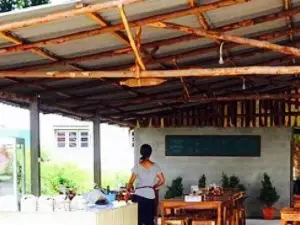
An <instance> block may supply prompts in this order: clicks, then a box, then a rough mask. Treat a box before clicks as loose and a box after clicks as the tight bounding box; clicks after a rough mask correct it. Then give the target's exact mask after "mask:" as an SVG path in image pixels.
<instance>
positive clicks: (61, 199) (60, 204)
mask: <svg viewBox="0 0 300 225" xmlns="http://www.w3.org/2000/svg"><path fill="white" fill-rule="evenodd" d="M54 211H55V212H68V211H70V200H69V199H66V196H65V195H58V196H56V197H55V198H54Z"/></svg>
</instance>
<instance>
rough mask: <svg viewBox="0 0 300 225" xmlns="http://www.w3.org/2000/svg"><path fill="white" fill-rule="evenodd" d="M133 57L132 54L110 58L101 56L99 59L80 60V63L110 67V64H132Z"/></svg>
mask: <svg viewBox="0 0 300 225" xmlns="http://www.w3.org/2000/svg"><path fill="white" fill-rule="evenodd" d="M134 61H135V58H134V55H133V54H126V55H121V56H115V57H111V58H103V59H99V60H93V61H88V62H87V61H85V62H81V63H80V65H82V66H84V67H88V68H91V69H92V68H100V67H110V66H118V65H123V64H129V63H132V64H134Z"/></svg>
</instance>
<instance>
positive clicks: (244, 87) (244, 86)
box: [242, 79, 246, 90]
mask: <svg viewBox="0 0 300 225" xmlns="http://www.w3.org/2000/svg"><path fill="white" fill-rule="evenodd" d="M242 88H243V90H246V81H245V79H243V87H242Z"/></svg>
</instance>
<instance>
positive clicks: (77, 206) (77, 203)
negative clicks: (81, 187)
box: [70, 196, 88, 211]
mask: <svg viewBox="0 0 300 225" xmlns="http://www.w3.org/2000/svg"><path fill="white" fill-rule="evenodd" d="M70 208H71V211H77V210H84V211H86V210H87V209H88V202H87V200H85V199H84V197H83V196H75V197H74V198H73V199H72V201H71V203H70Z"/></svg>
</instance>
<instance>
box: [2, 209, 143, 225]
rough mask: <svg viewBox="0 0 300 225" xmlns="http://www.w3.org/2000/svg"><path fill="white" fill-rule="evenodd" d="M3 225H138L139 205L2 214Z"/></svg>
mask: <svg viewBox="0 0 300 225" xmlns="http://www.w3.org/2000/svg"><path fill="white" fill-rule="evenodd" d="M0 221H1V224H10V225H20V224H22V225H32V224H33V223H34V224H42V225H137V204H126V205H123V206H111V207H105V208H93V209H90V210H88V211H86V212H85V211H74V212H45V213H44V212H32V213H27V212H0Z"/></svg>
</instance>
